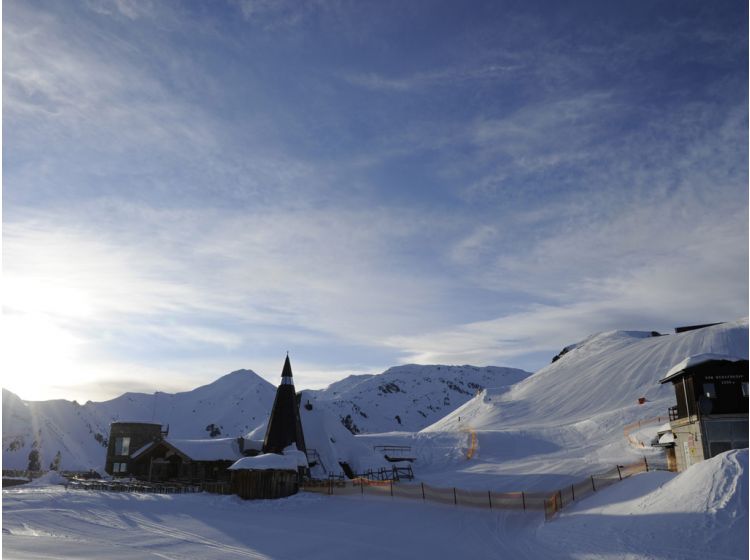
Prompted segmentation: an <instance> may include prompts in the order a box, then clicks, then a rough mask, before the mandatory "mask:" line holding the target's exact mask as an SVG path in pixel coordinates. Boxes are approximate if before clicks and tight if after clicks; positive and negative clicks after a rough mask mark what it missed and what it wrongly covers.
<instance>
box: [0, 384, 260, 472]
mask: <svg viewBox="0 0 750 560" xmlns="http://www.w3.org/2000/svg"><path fill="white" fill-rule="evenodd" d="M274 394H275V387H274V386H273V385H271V384H270V383H268V382H267V381H266V380H264V379H263V378H261V377H260V376H258V375H257V374H255V373H254V372H252V371H250V370H239V371H235V372H233V373H230V374H228V375H225V376H223V377H221V378H220V379H218V380H217V381H215V382H213V383H211V384H208V385H204V386H202V387H198V388H197V389H194V390H192V391H187V392H183V393H176V394H169V393H156V394H155V395H147V394H143V393H125V394H124V395H122V396H120V397H117V398H115V399H112V400H110V401H104V402H97V403H94V402H87V403H86V404H85V405H79V404H78V403H76V402H70V401H65V400H55V401H42V402H33V401H29V402H24V401H22V400H21V399H19V398H18V397H17V396H16V395H14V394H13V393H11V392H9V391H6V390H3V468H6V469H25V468H26V466H27V465H28V456H29V452H30V451H31V450H32V449H35V448H36V449H38V450H39V452H40V456H41V464H42V467H43V468H47V467H48V466H49V464H50V462H51V461H52V460H53V458H54V456H55V454H56V453H57V452H58V451H59V452H60V453H61V456H62V462H61V466H62V468H63V469H65V470H86V469H90V468H93V469H97V470H100V471H101V470H102V465H103V463H104V457H105V454H106V441H107V438H108V436H109V425H110V423H111V422H115V421H134V422H157V423H158V422H160V423H161V424H162V425H169V428H170V431H169V434H170V436H171V437H176V438H208V437H220V436H239V435H242V434H244V433H246V432H247V431H249V430H250V429H252V428H253V427H255V426H257V425H258V424H259V423H261V422H262V421H263V420H265V418H266V417H267V416H268V414H269V412H270V410H271V405H272V404H273V397H274Z"/></svg>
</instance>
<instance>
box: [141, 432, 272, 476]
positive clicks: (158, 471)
mask: <svg viewBox="0 0 750 560" xmlns="http://www.w3.org/2000/svg"><path fill="white" fill-rule="evenodd" d="M252 453H257V450H252V449H246V448H245V440H244V438H217V439H170V438H166V439H162V440H159V441H156V442H153V443H151V444H148V445H146V446H144V447H143V448H141V449H139V450H137V451H136V452H135V453H133V455H132V456H131V459H130V465H131V467H130V468H131V473H132V475H133V476H135V477H137V478H140V479H143V480H149V481H155V482H162V481H167V480H182V481H186V482H224V481H229V478H230V476H229V471H228V470H227V469H228V467H229V466H230V465H232V464H233V463H235V462H236V461H237V460H238V459H241V458H242V457H244V456H245V455H246V454H248V455H249V454H252Z"/></svg>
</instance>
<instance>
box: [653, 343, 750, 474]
mask: <svg viewBox="0 0 750 560" xmlns="http://www.w3.org/2000/svg"><path fill="white" fill-rule="evenodd" d="M660 383H662V384H664V383H672V385H673V387H674V389H675V398H676V401H677V404H676V405H675V406H673V407H671V408H670V409H669V420H670V428H671V433H672V436H671V441H668V440H669V439H670V438H669V436H667V437H666V438H664V440H663V443H664V444H666V445H663V446H664V447H667V454H668V458H670V454H671V453H673V454H674V457H671V459H672V460H673V461H674V462H675V464H676V466H677V470H679V471H683V470H685V469H686V468H688V467H689V466H690V465H692V464H694V463H697V462H699V461H702V460H704V459H708V458H710V457H714V456H716V455H718V454H719V453H722V452H724V451H728V450H730V449H742V448H747V447H748V360H746V359H741V358H735V357H731V356H722V355H717V354H701V355H697V356H692V357H690V358H687V359H685V360H683V361H682V362H680V363H679V364H677V365H676V366H675V367H673V368H672V369H670V370H669V372H667V374H666V375H665V376H664V378H662V379H661V381H660ZM660 442H661V438H660ZM670 448H671V449H672V450H673V451H671V452H670V450H669V449H670Z"/></svg>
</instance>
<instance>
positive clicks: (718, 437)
mask: <svg viewBox="0 0 750 560" xmlns="http://www.w3.org/2000/svg"><path fill="white" fill-rule="evenodd" d="M706 430H707V431H708V439H709V440H710V441H712V442H713V441H730V440H731V439H732V422H706Z"/></svg>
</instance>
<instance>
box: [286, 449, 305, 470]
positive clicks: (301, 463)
mask: <svg viewBox="0 0 750 560" xmlns="http://www.w3.org/2000/svg"><path fill="white" fill-rule="evenodd" d="M284 456H285V457H295V458H296V460H297V466H298V467H307V466H308V465H307V455H305V454H304V453H303V452H302V451H300V450H299V449H297V446H296V445H295V444H292V445H290V446H289V447H287V448H286V449H284Z"/></svg>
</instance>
